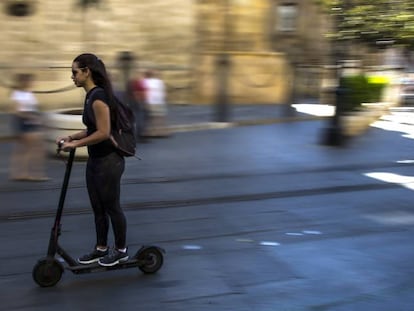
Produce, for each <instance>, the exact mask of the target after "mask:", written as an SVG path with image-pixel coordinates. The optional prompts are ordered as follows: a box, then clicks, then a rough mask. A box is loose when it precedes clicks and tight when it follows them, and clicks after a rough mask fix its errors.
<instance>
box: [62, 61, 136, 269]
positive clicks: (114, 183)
mask: <svg viewBox="0 0 414 311" xmlns="http://www.w3.org/2000/svg"><path fill="white" fill-rule="evenodd" d="M72 80H73V82H74V83H75V85H76V86H77V87H82V88H84V90H85V92H86V97H85V102H84V110H83V116H82V120H83V123H84V124H85V126H86V129H85V130H82V131H80V132H77V133H74V134H72V135H70V136H67V137H59V138H57V140H56V143H59V142H61V141H62V140H63V141H64V142H63V146H62V149H63V150H64V151H69V150H70V149H72V148H78V147H82V146H87V149H88V155H89V157H88V161H87V164H86V186H87V189H88V194H89V199H90V203H91V206H92V209H93V213H94V217H95V229H96V244H95V247H94V249H93V250H92V251H91V252H90V253H88V254H86V255H84V256H81V257H80V258H79V259H78V262H79V263H80V264H90V263H94V262H98V263H99V264H100V265H102V266H113V265H116V264H118V263H120V262H123V261H126V260H128V252H127V246H126V230H127V222H126V218H125V215H124V212H123V211H122V208H121V206H120V187H121V177H122V174H123V172H124V168H125V160H124V158H123V156H121V155H119V154H118V153H117V152H116V149H115V147H114V146H113V145H112V143H111V141H110V133H111V123H112V122H111V120H114V119H115V116H116V113H117V107H116V101H115V100H114V94H113V89H112V84H111V81H110V79H109V76H108V74H107V72H106V68H105V65H104V63H103V62H102V60H101V59H99V58H98V57H97V56H96V55H94V54H89V53H87V54H81V55H79V56H77V57H76V58H75V59H74V61H73V63H72ZM109 222H111V224H112V230H113V233H114V237H115V247H114V248H113V249H109V246H108V231H109Z"/></svg>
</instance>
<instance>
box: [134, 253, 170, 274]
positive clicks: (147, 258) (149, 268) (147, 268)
mask: <svg viewBox="0 0 414 311" xmlns="http://www.w3.org/2000/svg"><path fill="white" fill-rule="evenodd" d="M138 259H139V260H142V264H140V265H139V266H138V267H139V269H140V270H141V271H142V272H144V273H146V274H151V273H155V272H157V271H158V270H159V269H160V268H161V266H162V264H163V263H164V257H163V255H162V253H161V251H160V250H159V249H158V248H156V247H148V248H146V249H144V250H142V251H141V252H140V254H139V257H138Z"/></svg>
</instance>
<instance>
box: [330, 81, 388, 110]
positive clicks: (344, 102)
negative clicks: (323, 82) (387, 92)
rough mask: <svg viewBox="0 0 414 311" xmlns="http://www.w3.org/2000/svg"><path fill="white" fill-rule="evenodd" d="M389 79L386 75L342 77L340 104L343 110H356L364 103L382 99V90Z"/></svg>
mask: <svg viewBox="0 0 414 311" xmlns="http://www.w3.org/2000/svg"><path fill="white" fill-rule="evenodd" d="M387 83H388V81H387V79H386V78H385V77H379V76H371V77H367V76H366V75H356V76H348V77H341V79H340V84H339V85H340V90H341V92H340V93H339V98H338V100H339V104H340V105H341V107H340V108H341V110H342V111H344V112H346V111H355V110H358V109H359V108H361V104H362V103H375V102H379V101H381V95H382V92H383V90H384V88H385V86H386V85H387Z"/></svg>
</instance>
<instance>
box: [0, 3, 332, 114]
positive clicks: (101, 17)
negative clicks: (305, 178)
mask: <svg viewBox="0 0 414 311" xmlns="http://www.w3.org/2000/svg"><path fill="white" fill-rule="evenodd" d="M1 6H2V7H1V11H0V15H1V18H0V27H1V29H2V31H1V32H0V39H1V41H2V42H3V49H1V50H0V56H1V57H0V72H1V77H0V105H1V107H0V109H3V108H4V107H5V105H6V103H7V98H8V94H9V91H10V86H11V85H12V84H13V80H12V78H13V75H14V73H16V72H22V71H30V72H33V73H35V75H36V83H35V85H34V87H33V88H34V90H35V91H36V94H37V96H38V98H39V100H40V102H41V103H42V107H44V108H45V109H49V108H55V107H56V108H57V107H62V106H66V107H67V106H79V105H80V104H81V103H82V98H83V91H82V90H79V89H76V88H74V87H73V85H72V81H71V79H70V76H71V73H70V66H71V62H72V60H73V58H74V57H75V56H76V55H78V54H80V53H83V52H93V53H96V54H98V55H99V56H100V57H101V58H102V59H103V60H104V61H105V63H106V64H107V66H108V68H109V70H110V72H111V74H112V75H113V78H114V81H115V82H116V86H118V87H122V84H123V82H122V70H121V69H120V64H119V62H118V57H119V53H120V52H122V51H129V52H131V53H133V55H134V56H135V61H134V68H135V69H144V68H155V69H158V70H159V71H160V72H161V74H162V78H163V79H164V80H165V82H166V84H167V86H168V99H169V102H170V103H177V104H189V103H194V104H199V103H200V104H202V103H206V104H208V103H213V102H214V101H215V100H216V98H217V95H218V93H220V92H222V93H223V92H225V93H226V96H227V100H228V101H229V102H234V103H253V102H258V103H272V104H274V103H276V104H277V103H283V102H285V101H286V100H287V99H288V98H289V94H290V88H291V86H292V74H293V70H292V68H293V67H292V65H295V64H293V60H298V62H300V63H301V64H317V65H319V64H323V63H326V59H327V58H326V55H328V54H329V53H328V48H327V45H326V44H327V43H326V42H327V41H326V39H325V37H324V32H326V27H327V24H326V22H325V20H326V18H324V17H323V15H321V13H320V12H319V10H318V6H317V5H316V4H315V1H314V0H289V1H287V0H174V1H166V0H152V1H151V2H147V1H136V0H67V1H54V0H3V1H2V4H1ZM292 56H294V57H293V58H292ZM132 72H133V71H132ZM311 80H312V81H315V79H311ZM223 82H225V83H223ZM120 85H121V86H120ZM223 85H225V89H223Z"/></svg>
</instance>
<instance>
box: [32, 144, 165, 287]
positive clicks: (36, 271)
mask: <svg viewBox="0 0 414 311" xmlns="http://www.w3.org/2000/svg"><path fill="white" fill-rule="evenodd" d="M62 145H63V141H62V142H61V143H60V144H58V149H57V153H58V154H59V153H60V152H61V147H62ZM75 151H76V149H71V150H70V152H69V156H68V159H67V162H66V170H65V176H64V179H63V184H62V189H61V193H60V197H59V205H58V208H57V211H56V217H55V222H54V225H53V227H52V231H51V234H50V239H49V246H48V250H47V255H46V257H44V258H42V259H39V260H38V262H37V263H36V265H35V266H34V267H33V271H32V276H33V279H34V281H35V282H36V283H37V284H38V285H39V286H41V287H51V286H54V285H56V284H57V283H58V282H59V281H60V279H61V277H62V274H63V272H64V270H65V266H64V265H63V263H62V262H61V261H62V260H58V259H57V258H56V254H58V255H59V256H60V257H61V258H62V259H63V262H66V263H67V266H66V269H68V270H69V271H71V272H72V273H74V274H84V273H91V272H102V271H109V270H118V269H127V268H134V267H138V268H139V270H141V271H142V272H143V273H145V274H152V273H155V272H157V271H158V270H159V269H160V268H161V266H162V265H163V261H164V258H163V253H165V251H164V250H163V249H162V248H160V247H158V246H142V247H141V248H140V249H139V250H138V251H137V252H136V254H135V255H134V256H132V257H130V258H129V259H128V260H127V261H125V262H121V263H119V264H117V265H115V266H110V267H103V266H100V265H99V264H98V263H92V264H88V265H83V264H79V263H78V262H77V261H76V260H75V259H73V258H72V257H71V256H70V255H69V254H68V253H67V252H66V251H65V250H64V249H63V248H62V247H61V246H60V245H59V243H58V239H59V236H60V234H61V218H62V212H63V206H64V202H65V197H66V192H67V189H68V185H69V179H70V174H71V171H72V164H73V161H74V158H75Z"/></svg>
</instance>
